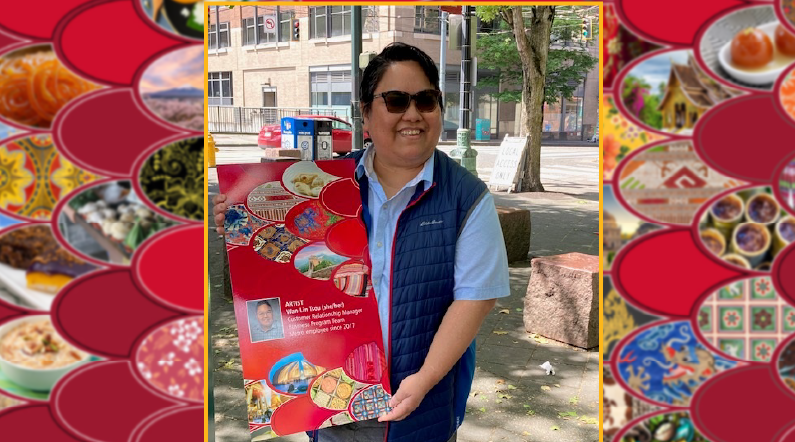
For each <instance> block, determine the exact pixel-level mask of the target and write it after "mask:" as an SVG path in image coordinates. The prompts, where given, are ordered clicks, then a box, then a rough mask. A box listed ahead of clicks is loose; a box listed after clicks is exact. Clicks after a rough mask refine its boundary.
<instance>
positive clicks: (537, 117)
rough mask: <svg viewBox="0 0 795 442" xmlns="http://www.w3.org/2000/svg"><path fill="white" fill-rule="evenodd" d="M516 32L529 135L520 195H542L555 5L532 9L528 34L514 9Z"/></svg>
mask: <svg viewBox="0 0 795 442" xmlns="http://www.w3.org/2000/svg"><path fill="white" fill-rule="evenodd" d="M511 13H512V18H513V20H512V25H513V33H514V37H515V38H516V46H517V48H518V49H519V58H520V59H521V60H522V113H521V117H522V122H521V124H522V128H521V131H520V133H522V134H526V135H528V139H527V143H526V144H525V159H524V162H523V163H522V165H521V168H520V170H519V176H520V177H522V181H521V186H520V187H519V189H518V191H519V192H543V191H544V186H543V185H542V184H541V129H542V124H543V121H544V114H543V110H542V109H543V107H542V106H543V103H544V84H545V82H546V76H547V55H548V54H549V39H550V33H551V32H552V22H553V21H554V20H555V7H554V6H532V7H530V19H529V23H527V25H529V30H528V31H525V24H526V22H525V20H524V19H523V17H522V7H521V6H513V7H512V8H511Z"/></svg>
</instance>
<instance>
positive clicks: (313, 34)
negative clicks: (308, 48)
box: [309, 6, 327, 38]
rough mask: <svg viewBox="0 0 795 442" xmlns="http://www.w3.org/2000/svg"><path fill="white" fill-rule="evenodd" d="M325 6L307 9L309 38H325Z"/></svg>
mask: <svg viewBox="0 0 795 442" xmlns="http://www.w3.org/2000/svg"><path fill="white" fill-rule="evenodd" d="M326 9H327V7H326V6H317V7H311V8H309V28H310V29H309V38H326V18H327V16H326Z"/></svg>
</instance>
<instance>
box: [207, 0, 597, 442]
mask: <svg viewBox="0 0 795 442" xmlns="http://www.w3.org/2000/svg"><path fill="white" fill-rule="evenodd" d="M332 3H333V4H334V5H339V6H373V5H375V6H393V5H400V6H465V5H473V6H478V5H482V6H599V105H598V106H597V108H598V109H599V110H600V112H599V118H598V120H599V127H602V126H603V120H604V114H603V113H602V112H601V109H602V104H603V103H604V83H603V80H604V73H603V72H602V62H603V60H604V40H603V37H602V36H603V33H604V3H603V2H601V1H561V2H554V1H546V2H544V1H541V2H532V3H530V2H527V1H503V2H494V1H483V2H480V1H473V2H468V3H465V2H447V1H440V2H435V1H434V2H412V1H407V2H399V3H396V2H382V1H377V2H356V1H340V2H336V1H334V2H329V1H316V0H308V1H301V2H295V1H289V2H288V1H252V2H247V1H229V2H224V1H205V2H204V6H205V8H209V7H211V6H232V5H234V6H255V5H256V6H304V5H307V6H313V5H329V4H332ZM208 28H209V26H208V16H207V15H206V14H205V15H204V29H208ZM207 45H208V41H207V33H206V32H205V34H204V97H205V98H204V140H205V144H204V149H205V150H204V183H205V192H204V213H205V217H204V228H205V230H206V231H207V232H208V233H209V223H208V218H207V215H208V214H209V209H210V205H209V203H210V202H209V194H208V192H207V191H206V188H207V187H206V186H207V182H208V179H209V167H208V164H209V163H208V153H209V152H208V150H207V149H208V148H209V147H208V146H207V135H208V133H209V132H208V130H207V119H208V113H207V76H208V70H207V63H208V53H207V49H208V47H207ZM602 152H603V151H602V136H601V134H600V135H599V441H600V442H601V441H602V440H603V439H604V434H603V431H604V428H603V420H604V417H603V416H604V414H603V410H602V407H603V403H602V401H603V397H602V391H603V388H604V387H603V385H602V379H603V370H604V365H603V364H604V361H603V357H604V353H603V352H604V350H605V349H604V346H603V345H602V342H603V336H604V335H603V333H604V330H603V327H604V321H603V320H602V312H603V311H604V310H603V308H604V306H603V298H604V297H603V296H602V291H603V290H604V275H603V272H604V268H603V260H604V257H603V256H602V255H603V251H602V240H603V239H602V238H603V236H602V235H603V233H602V232H603V225H602V211H603V203H604V202H603V196H604V195H603V192H602V189H603V188H604V173H603V172H602V167H603V155H602ZM208 253H209V241H208V239H207V236H206V235H205V237H204V336H205V342H204V385H205V391H206V392H207V397H206V398H205V401H204V441H205V442H207V441H208V437H209V434H208V430H209V416H208V413H209V403H208V401H209V399H210V396H209V395H211V394H212V389H211V388H210V385H209V371H210V370H212V367H209V365H208V361H209V352H210V334H209V320H210V317H209V307H210V303H209V302H210V285H209V284H210V279H209V274H208V272H207V265H208V264H209V256H208Z"/></svg>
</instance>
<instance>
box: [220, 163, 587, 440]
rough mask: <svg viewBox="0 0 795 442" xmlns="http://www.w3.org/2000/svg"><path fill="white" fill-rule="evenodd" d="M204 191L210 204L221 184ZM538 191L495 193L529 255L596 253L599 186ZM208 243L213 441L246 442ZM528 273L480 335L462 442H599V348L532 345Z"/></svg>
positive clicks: (521, 269) (518, 274) (231, 327)
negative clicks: (519, 213)
mask: <svg viewBox="0 0 795 442" xmlns="http://www.w3.org/2000/svg"><path fill="white" fill-rule="evenodd" d="M597 167H598V166H597ZM597 172H598V168H596V169H594V174H596V173H597ZM209 185H210V186H209V187H210V197H211V198H212V196H213V195H214V194H216V193H217V192H218V185H217V183H213V182H210V183H209ZM544 185H545V188H546V190H547V192H545V193H541V194H533V193H521V194H507V193H504V192H495V193H493V195H494V198H495V201H496V203H497V204H498V205H504V206H509V207H519V208H529V209H530V210H531V213H532V215H531V216H532V232H533V233H532V237H531V244H530V255H531V256H545V255H555V254H560V253H567V252H582V253H587V254H592V255H596V254H598V253H599V235H598V231H599V220H598V218H599V189H598V185H595V186H594V185H589V186H584V185H582V184H579V183H561V182H557V183H555V184H547V183H544ZM211 223H212V221H211ZM208 236H209V269H208V272H209V276H210V292H211V300H210V318H211V319H210V325H209V329H210V334H211V337H212V346H213V349H212V351H211V352H210V356H211V358H212V359H213V361H212V363H211V366H212V367H213V370H214V371H213V372H211V373H210V375H211V376H213V377H214V380H211V381H210V382H211V384H213V386H214V391H215V419H214V425H215V430H216V434H215V441H217V442H233V441H234V442H243V441H247V440H249V437H248V426H247V424H246V412H245V397H244V394H243V385H242V382H243V381H242V372H241V370H242V368H241V365H240V353H239V350H238V346H237V331H236V324H235V318H234V311H233V308H232V304H231V300H228V299H225V298H224V291H223V284H224V278H223V271H222V266H223V264H222V256H221V253H224V246H223V242H222V240H221V239H220V238H219V237H218V235H216V234H215V232H214V231H209V232H208ZM530 274H531V268H530V263H529V261H525V262H520V263H514V264H513V265H512V266H511V268H510V278H511V279H510V280H511V296H510V297H508V298H504V299H501V300H499V301H498V302H497V306H496V307H495V308H494V310H493V311H492V312H491V313H490V314H489V315H488V316H487V318H486V320H485V322H484V324H483V326H482V327H481V329H480V332H479V333H478V336H477V343H478V344H477V345H478V351H477V369H476V372H475V380H474V383H473V386H472V393H471V394H470V398H469V401H468V404H467V418H466V419H465V421H464V424H463V425H462V426H461V428H459V431H458V441H459V442H488V441H494V442H497V441H511V442H514V441H527V442H530V441H532V442H595V441H598V440H599V424H598V418H599V395H600V392H599V352H598V349H593V350H592V351H585V350H582V349H578V348H574V347H570V346H567V345H564V344H561V343H557V342H554V341H549V340H546V339H543V338H534V337H533V336H531V335H529V334H528V333H527V332H526V331H525V330H524V326H523V323H522V313H521V311H522V308H523V297H524V294H525V292H526V289H527V284H528V282H529V280H530ZM545 361H550V363H551V364H552V365H553V366H554V367H555V372H556V373H555V375H554V376H546V374H545V372H544V370H543V369H541V368H539V367H538V365H540V364H542V363H543V362H545ZM210 440H211V441H212V440H213V439H212V438H211V439H210ZM272 440H275V441H289V442H305V441H306V440H307V438H306V436H304V435H292V436H286V437H283V438H278V439H272Z"/></svg>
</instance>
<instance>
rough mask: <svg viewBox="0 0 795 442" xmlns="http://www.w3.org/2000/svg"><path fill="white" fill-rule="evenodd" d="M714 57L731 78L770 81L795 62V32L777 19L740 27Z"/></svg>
mask: <svg viewBox="0 0 795 442" xmlns="http://www.w3.org/2000/svg"><path fill="white" fill-rule="evenodd" d="M718 61H719V62H720V65H721V67H722V68H723V69H724V70H725V71H726V73H728V74H729V75H730V76H731V77H732V78H734V79H735V80H738V81H741V82H743V83H747V84H752V85H766V84H771V83H773V82H775V81H776V79H777V78H778V77H779V75H781V73H782V72H784V70H785V69H786V68H787V66H789V65H790V64H792V63H793V62H795V35H792V34H791V33H790V32H789V31H787V30H786V29H785V28H784V27H783V26H781V24H780V23H779V22H777V21H776V22H771V23H765V24H763V25H759V26H757V27H748V28H745V29H742V30H741V31H740V32H738V33H737V34H735V36H734V38H732V40H731V41H729V42H728V43H726V44H724V45H723V47H721V50H720V52H719V53H718Z"/></svg>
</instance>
